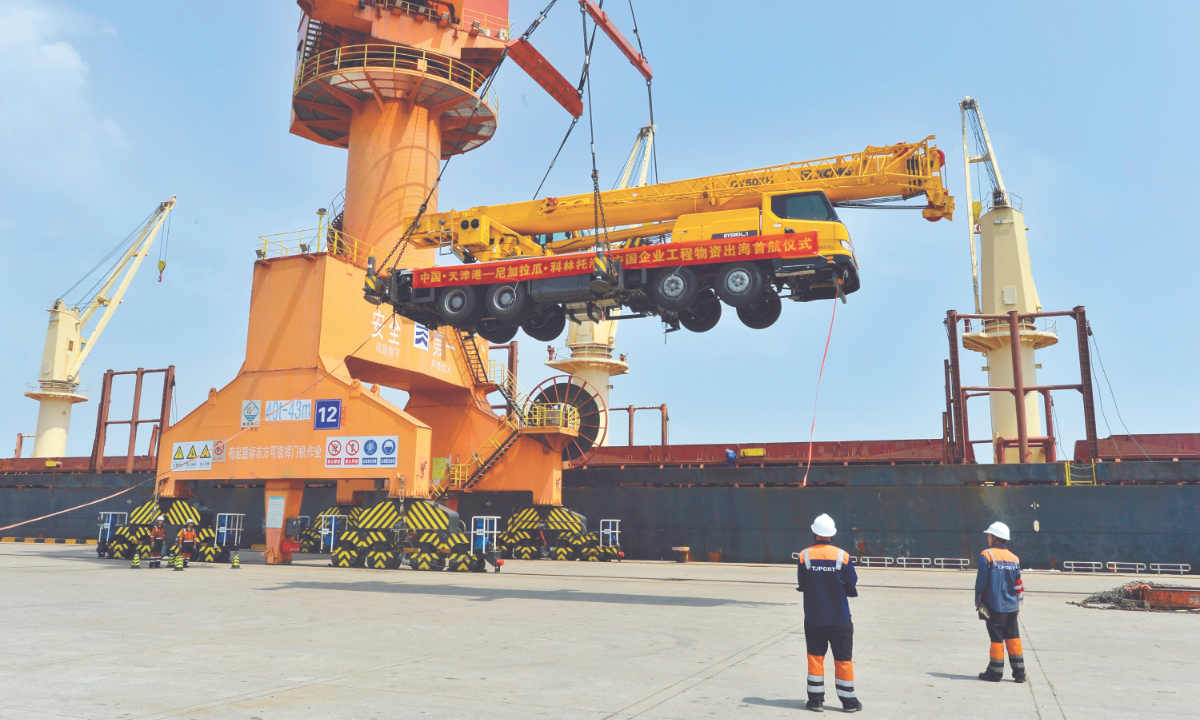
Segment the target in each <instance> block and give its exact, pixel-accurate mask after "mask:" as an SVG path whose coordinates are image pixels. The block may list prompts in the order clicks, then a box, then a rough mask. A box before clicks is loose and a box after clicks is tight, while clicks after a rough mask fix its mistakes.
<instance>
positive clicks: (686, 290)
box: [650, 267, 700, 312]
mask: <svg viewBox="0 0 1200 720" xmlns="http://www.w3.org/2000/svg"><path fill="white" fill-rule="evenodd" d="M699 293H700V279H699V278H697V277H696V273H694V272H692V269H691V268H687V267H676V268H666V269H664V270H662V271H660V272H659V273H658V274H657V275H655V276H654V280H653V281H652V282H651V284H650V297H651V298H652V299H653V300H654V302H656V303H658V306H659V307H660V308H662V309H663V310H667V311H669V312H679V311H681V310H685V309H687V308H688V307H690V306H691V304H692V302H694V301H695V300H696V295H698V294H699Z"/></svg>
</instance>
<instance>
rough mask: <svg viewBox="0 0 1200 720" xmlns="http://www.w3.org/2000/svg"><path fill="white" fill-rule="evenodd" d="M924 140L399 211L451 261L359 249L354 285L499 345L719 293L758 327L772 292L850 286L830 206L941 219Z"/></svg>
mask: <svg viewBox="0 0 1200 720" xmlns="http://www.w3.org/2000/svg"><path fill="white" fill-rule="evenodd" d="M933 139H934V138H933V136H930V137H927V138H925V139H924V140H922V141H921V142H919V143H898V144H896V145H890V146H887V147H868V148H867V149H865V150H864V151H862V152H861V153H853V154H850V155H838V156H835V157H829V158H821V159H819V160H808V161H804V162H797V163H791V164H787V165H778V166H775V167H768V168H762V169H759V170H746V171H742V172H735V173H728V174H725V175H712V176H709V177H703V178H697V179H693V180H679V181H674V182H666V183H659V184H657V185H645V186H640V187H631V188H624V189H619V190H610V191H606V192H601V193H598V196H599V203H597V202H596V200H597V194H581V195H573V196H569V197H548V198H545V199H543V200H534V201H529V202H520V203H510V204H506V205H492V206H483V207H474V208H471V209H469V210H465V211H454V210H451V211H450V212H444V213H432V214H429V215H426V216H424V217H420V218H418V219H417V220H416V221H415V223H414V224H412V225H411V232H410V233H408V242H409V243H411V244H414V245H417V246H418V247H439V248H448V249H449V250H450V251H451V252H453V253H454V254H455V255H456V256H457V257H458V258H460V259H461V260H462V261H463V263H464V264H463V265H456V266H445V267H437V268H426V269H418V270H398V269H393V270H392V272H391V274H390V275H389V276H387V277H384V276H381V275H379V274H378V273H377V271H376V268H375V263H374V259H372V260H371V261H370V262H368V269H367V285H366V289H365V295H366V298H367V300H368V301H370V302H373V303H376V304H378V303H381V302H386V303H388V304H389V305H392V306H393V307H394V308H395V310H396V313H397V314H399V315H402V316H404V317H407V318H409V319H411V320H414V321H415V322H419V323H422V324H425V325H430V326H435V327H437V326H442V325H450V326H453V327H455V328H458V329H460V330H465V331H469V332H478V333H479V334H480V335H481V336H482V337H484V338H485V339H487V340H489V341H491V342H497V343H502V342H507V341H508V340H510V339H511V338H512V337H513V336H514V335H515V334H516V331H517V328H518V327H519V328H521V329H523V330H524V331H525V332H526V334H528V335H529V336H531V337H532V338H534V339H535V340H539V341H543V342H549V341H551V340H553V339H555V338H556V337H558V335H559V334H560V333H561V332H562V330H563V328H564V327H565V325H566V319H567V317H568V316H570V317H572V318H576V319H582V318H583V317H590V318H592V319H594V320H598V319H602V318H603V317H606V316H607V313H608V309H609V308H615V307H627V308H629V309H630V310H632V311H633V312H634V313H637V314H635V315H634V316H633V317H645V316H649V315H657V316H659V317H661V318H662V319H663V320H664V321H665V322H667V323H668V324H670V325H672V326H673V327H678V326H679V325H683V327H685V328H687V329H689V330H691V331H693V332H705V331H707V330H710V329H712V328H713V327H714V326H715V325H716V324H717V321H718V320H719V319H720V316H721V305H722V303H724V304H726V305H729V306H730V307H733V308H734V309H736V311H737V314H738V317H739V318H740V319H741V321H742V322H743V323H744V324H746V325H747V326H749V327H752V328H758V329H762V328H767V327H770V326H771V325H772V324H774V322H775V320H777V319H778V317H779V314H780V312H781V308H782V302H781V299H782V298H787V299H790V300H793V301H796V302H806V301H810V300H820V299H829V298H835V297H840V298H842V299H843V301H844V300H845V295H846V294H848V293H852V292H854V291H855V290H857V289H858V287H859V279H858V263H857V260H856V259H855V257H854V248H853V245H852V244H851V242H850V235H849V233H847V231H846V227H845V226H844V225H843V224H842V222H841V220H840V219H839V218H838V215H837V211H836V210H835V207H871V206H880V205H881V204H882V203H886V202H888V201H893V200H899V199H909V198H914V197H919V196H924V197H925V198H926V200H927V203H926V205H925V207H924V209H923V210H922V215H923V216H924V217H925V219H927V220H930V221H936V220H940V219H942V218H947V219H952V218H953V214H954V198H953V197H951V196H950V194H949V193H948V192H947V190H946V188H945V187H944V185H943V183H942V166H943V165H944V164H945V155H944V154H943V153H942V152H941V151H940V150H938V149H937V147H936V146H934V145H931V144H930V141H932V140H933ZM585 231H589V232H585ZM584 249H586V250H588V252H580V251H581V250H584ZM401 252H403V251H401ZM385 262H386V260H385ZM623 317H626V318H628V317H630V316H629V315H625V316H623Z"/></svg>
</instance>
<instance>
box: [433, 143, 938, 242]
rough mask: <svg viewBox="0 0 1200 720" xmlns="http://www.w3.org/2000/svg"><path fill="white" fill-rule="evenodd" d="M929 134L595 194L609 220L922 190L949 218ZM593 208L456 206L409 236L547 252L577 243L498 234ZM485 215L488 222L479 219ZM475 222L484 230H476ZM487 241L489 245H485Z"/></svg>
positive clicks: (590, 203) (649, 219) (568, 222)
mask: <svg viewBox="0 0 1200 720" xmlns="http://www.w3.org/2000/svg"><path fill="white" fill-rule="evenodd" d="M933 139H934V138H933V136H930V137H927V138H925V139H924V140H922V141H920V142H918V143H897V144H895V145H889V146H886V147H873V146H872V147H867V148H866V149H865V150H863V151H862V152H859V153H851V154H848V155H835V156H832V157H826V158H819V159H816V160H805V161H801V162H794V163H788V164H785V165H776V166H773V167H766V168H759V169H756V170H742V171H739V172H732V173H725V174H722V175H710V176H707V177H700V178H693V179H690V180H675V181H671V182H664V183H658V184H655V185H645V186H638V187H628V188H622V189H617V190H608V191H604V192H601V193H600V199H601V204H602V206H603V211H604V218H605V221H606V222H607V224H608V227H610V228H612V227H620V226H624V225H636V224H645V223H659V222H669V221H673V220H676V219H677V218H679V217H680V216H681V215H690V214H696V213H705V212H713V211H721V210H736V209H743V208H753V207H758V206H760V205H761V204H762V198H763V196H764V195H765V194H768V193H769V194H775V193H790V192H801V191H806V190H820V191H823V192H824V193H825V195H826V196H827V197H828V198H829V199H830V201H832V202H833V203H835V204H837V203H842V202H852V201H858V200H871V199H878V198H887V197H899V198H906V199H907V198H913V197H918V196H921V195H924V196H925V197H926V198H927V199H928V204H927V206H926V208H925V209H924V210H923V215H924V216H925V218H926V219H929V220H940V219H941V218H946V219H953V215H954V198H953V197H951V196H950V194H949V192H948V191H947V190H946V188H945V187H944V185H943V183H942V175H941V171H942V166H943V165H944V163H945V157H944V155H943V154H942V152H941V151H940V150H938V149H937V147H936V146H933V145H931V144H930V141H931V140H933ZM596 216H597V208H596V205H595V196H594V195H593V194H592V193H582V194H579V195H569V196H563V197H548V198H545V199H542V200H531V201H526V202H517V203H508V204H503V205H490V206H480V207H474V208H471V209H470V210H466V211H461V212H460V211H454V210H451V211H449V212H444V213H431V214H429V215H427V216H425V217H423V218H422V219H421V221H420V222H419V223H418V226H417V230H416V231H415V232H414V233H413V236H412V242H413V243H415V244H417V245H421V246H446V245H449V246H451V247H454V246H466V248H467V249H468V250H469V251H471V252H472V254H473V255H475V257H476V258H478V259H480V260H496V259H504V258H507V257H512V256H514V255H532V256H538V255H548V254H553V253H554V252H556V251H559V252H561V251H564V250H572V249H576V248H577V247H579V244H578V243H573V244H568V245H565V246H561V245H560V246H555V245H550V246H549V247H547V248H544V249H543V248H541V247H539V246H538V245H537V244H535V243H531V242H518V243H515V244H514V243H511V242H505V240H506V239H507V240H509V241H511V240H513V239H519V238H514V237H513V236H526V237H528V236H530V235H538V234H549V233H563V232H579V231H581V230H585V229H587V230H595V229H597V228H595V225H596ZM476 220H479V221H480V222H479V223H476V222H475V221H476ZM485 220H486V224H487V225H488V226H491V227H485V224H484V221H485ZM464 221H465V223H466V227H463V224H464ZM481 229H484V230H489V231H490V232H488V233H487V235H486V236H481V235H482V234H481V232H480V230H481ZM662 232H663V229H662V228H654V227H651V228H647V229H646V233H647V235H646V236H650V235H657V234H661V233H662ZM622 237H628V234H626V235H623V236H622ZM509 245H513V247H511V248H510V247H508V246H509ZM487 248H495V250H493V251H491V252H488V251H487V250H486V249H487Z"/></svg>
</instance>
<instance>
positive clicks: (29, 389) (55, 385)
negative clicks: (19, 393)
mask: <svg viewBox="0 0 1200 720" xmlns="http://www.w3.org/2000/svg"><path fill="white" fill-rule="evenodd" d="M91 392H92V391H91V390H89V389H87V388H85V387H83V386H81V385H76V384H75V383H71V382H64V381H60V380H47V381H45V382H31V383H25V394H26V395H28V394H30V393H45V394H47V395H50V394H53V395H76V396H78V397H82V398H83V399H85V400H86V399H87V398H88V396H89V395H90V394H91Z"/></svg>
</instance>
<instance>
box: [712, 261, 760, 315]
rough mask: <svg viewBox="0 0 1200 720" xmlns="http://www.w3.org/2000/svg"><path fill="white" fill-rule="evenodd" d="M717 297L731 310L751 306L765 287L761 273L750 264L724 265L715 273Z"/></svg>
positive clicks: (758, 268)
mask: <svg viewBox="0 0 1200 720" xmlns="http://www.w3.org/2000/svg"><path fill="white" fill-rule="evenodd" d="M715 286H716V287H715V289H716V291H717V297H719V298H721V300H722V301H724V302H725V304H726V305H728V306H729V307H732V308H744V307H749V306H751V305H753V304H754V303H755V302H757V301H758V299H759V298H760V297H761V296H762V293H763V288H764V287H766V279H765V278H764V277H763V271H762V269H761V268H760V267H758V265H755V264H754V263H752V262H735V263H726V264H725V265H722V266H721V269H720V270H718V271H717V278H716V283H715Z"/></svg>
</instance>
